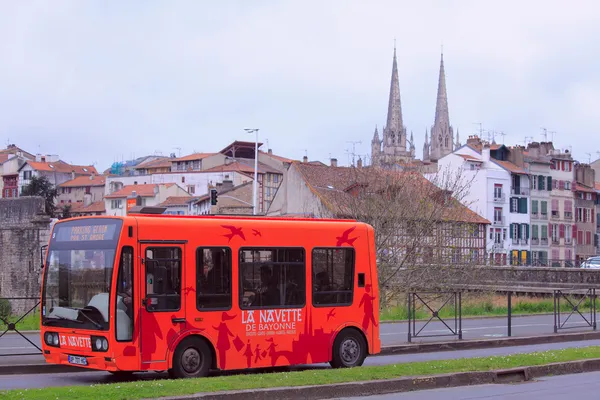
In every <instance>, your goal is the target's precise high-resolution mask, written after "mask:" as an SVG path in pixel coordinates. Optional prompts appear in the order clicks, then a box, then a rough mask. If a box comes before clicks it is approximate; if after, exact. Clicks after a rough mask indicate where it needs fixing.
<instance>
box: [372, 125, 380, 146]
mask: <svg viewBox="0 0 600 400" xmlns="http://www.w3.org/2000/svg"><path fill="white" fill-rule="evenodd" d="M372 142H373V143H379V131H377V125H375V133H374V134H373V140H372Z"/></svg>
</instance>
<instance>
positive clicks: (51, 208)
mask: <svg viewBox="0 0 600 400" xmlns="http://www.w3.org/2000/svg"><path fill="white" fill-rule="evenodd" d="M21 196H40V197H43V198H44V199H46V213H47V214H48V215H49V216H50V217H52V218H54V217H55V214H56V205H55V204H54V201H55V200H56V197H58V189H56V187H54V185H53V184H52V183H51V182H50V181H49V180H48V178H46V177H45V176H41V177H37V176H32V177H31V180H30V181H29V184H28V185H27V186H24V187H23V191H22V192H21Z"/></svg>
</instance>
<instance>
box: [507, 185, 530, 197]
mask: <svg viewBox="0 0 600 400" xmlns="http://www.w3.org/2000/svg"><path fill="white" fill-rule="evenodd" d="M510 193H511V194H514V195H517V196H529V188H528V187H514V186H513V187H511V188H510Z"/></svg>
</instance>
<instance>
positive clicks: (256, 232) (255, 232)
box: [252, 229, 262, 237]
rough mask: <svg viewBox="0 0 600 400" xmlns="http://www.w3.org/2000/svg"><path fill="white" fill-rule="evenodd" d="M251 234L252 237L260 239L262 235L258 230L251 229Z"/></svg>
mask: <svg viewBox="0 0 600 400" xmlns="http://www.w3.org/2000/svg"><path fill="white" fill-rule="evenodd" d="M252 234H253V235H254V236H260V237H262V233H260V231H259V230H258V229H252Z"/></svg>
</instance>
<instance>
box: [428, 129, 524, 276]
mask: <svg viewBox="0 0 600 400" xmlns="http://www.w3.org/2000/svg"><path fill="white" fill-rule="evenodd" d="M513 161H514V162H513ZM515 162H517V163H519V164H521V165H522V166H519V165H517V164H515ZM442 175H444V176H448V177H454V176H456V177H459V176H460V179H462V180H463V184H464V185H467V184H468V191H467V192H466V193H465V196H464V199H461V201H462V202H463V203H464V204H465V205H466V206H467V207H469V208H470V209H471V210H473V211H474V212H476V213H477V214H479V215H481V216H483V217H484V218H486V219H488V220H490V221H492V225H490V226H489V228H488V232H486V238H487V243H486V252H487V255H488V257H489V262H490V263H492V264H497V265H506V264H513V265H514V264H522V265H528V264H529V263H530V237H531V232H530V210H529V194H530V190H529V188H530V183H529V177H528V173H527V171H526V169H525V168H524V161H523V149H522V148H508V147H506V146H504V145H497V144H492V145H488V144H483V143H482V142H481V140H480V139H479V138H478V137H476V136H472V137H470V138H469V140H468V141H467V144H466V145H464V146H462V147H460V148H458V149H457V150H455V151H454V152H453V153H451V154H448V155H446V156H444V157H442V158H441V159H440V160H439V161H438V176H442ZM431 176H432V175H429V177H430V178H431Z"/></svg>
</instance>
